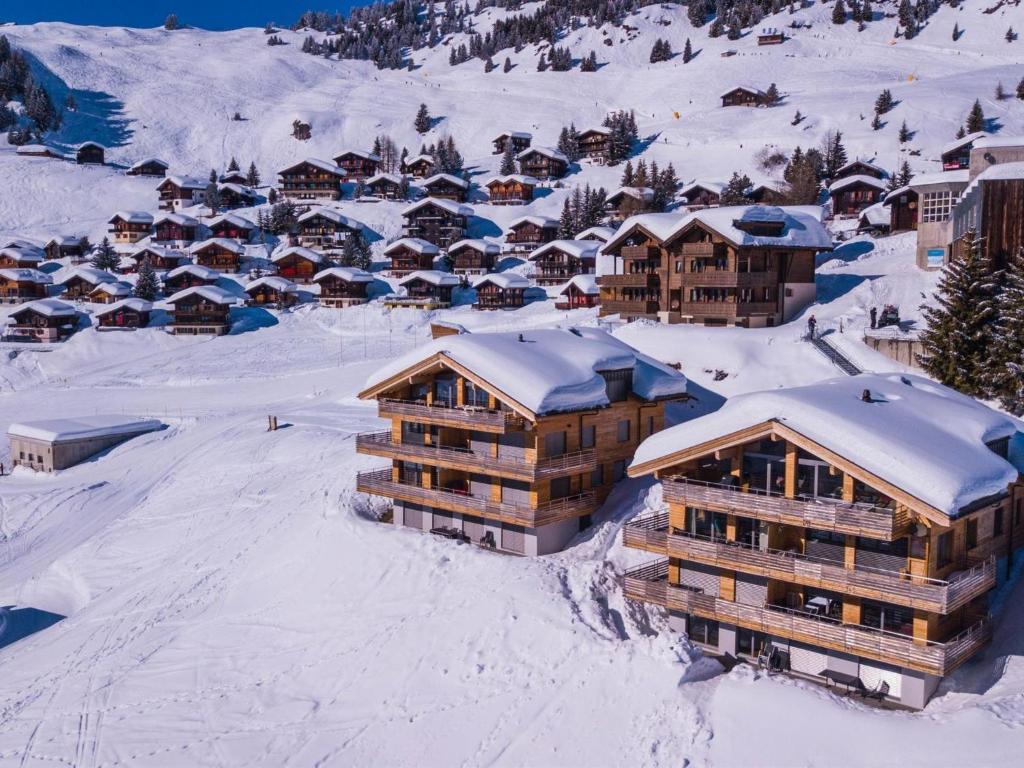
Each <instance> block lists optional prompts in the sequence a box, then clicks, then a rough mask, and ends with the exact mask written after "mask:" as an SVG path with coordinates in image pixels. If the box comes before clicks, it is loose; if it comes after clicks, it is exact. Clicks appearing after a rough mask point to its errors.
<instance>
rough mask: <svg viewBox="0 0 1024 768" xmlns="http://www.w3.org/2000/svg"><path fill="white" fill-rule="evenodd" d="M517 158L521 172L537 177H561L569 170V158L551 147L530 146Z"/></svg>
mask: <svg viewBox="0 0 1024 768" xmlns="http://www.w3.org/2000/svg"><path fill="white" fill-rule="evenodd" d="M516 159H517V160H518V161H519V171H520V173H522V174H523V175H524V176H532V177H534V178H535V179H560V178H562V177H563V176H565V174H566V173H568V172H569V158H568V157H566V156H565V155H563V154H562V153H561V152H559V151H558V150H557V149H552V148H551V147H530V148H529V149H525V150H523V151H522V152H520V153H519V154H518V155H516Z"/></svg>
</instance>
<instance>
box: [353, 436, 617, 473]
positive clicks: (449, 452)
mask: <svg viewBox="0 0 1024 768" xmlns="http://www.w3.org/2000/svg"><path fill="white" fill-rule="evenodd" d="M356 450H357V451H358V452H359V453H364V454H367V455H370V456H381V457H384V458H389V459H404V460H408V461H415V462H420V463H426V464H431V465H434V466H440V467H448V468H450V469H457V470H461V471H463V472H480V473H484V474H490V475H498V476H500V477H508V478H513V479H516V480H526V481H528V482H536V481H538V480H544V479H549V478H552V477H563V476H565V475H576V474H580V473H583V472H590V471H592V470H594V469H596V468H597V455H596V454H595V453H594V451H593V449H589V450H585V451H577V452H575V453H566V454H562V455H561V456H549V457H546V458H542V459H539V460H537V461H529V460H527V459H525V458H515V457H509V456H489V455H486V454H482V453H476V452H474V451H471V450H469V449H468V448H458V447H451V446H438V445H415V444H409V443H402V442H399V441H396V440H395V439H394V438H393V437H392V435H391V432H388V431H383V432H369V433H366V434H362V435H358V436H357V437H356Z"/></svg>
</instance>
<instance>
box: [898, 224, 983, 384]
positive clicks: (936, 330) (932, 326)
mask: <svg viewBox="0 0 1024 768" xmlns="http://www.w3.org/2000/svg"><path fill="white" fill-rule="evenodd" d="M983 250H984V249H983V247H982V242H981V240H980V239H978V238H977V237H976V236H975V233H974V232H973V231H971V232H968V233H967V234H966V235H965V236H964V251H963V253H962V255H958V256H956V257H955V258H953V260H952V261H951V262H950V263H949V265H948V266H947V267H946V269H945V270H944V271H943V273H942V277H941V278H940V280H939V285H938V289H937V290H936V292H935V301H936V304H937V306H934V307H930V306H924V307H922V308H921V311H922V313H923V315H924V318H925V320H926V321H927V323H928V327H927V329H926V330H925V331H924V333H922V334H921V347H922V350H923V351H922V353H921V355H920V356H919V358H918V359H919V361H920V363H921V365H922V367H923V368H924V369H925V371H927V372H928V373H929V374H931V375H932V376H934V377H935V378H936V379H938V380H939V381H940V382H942V383H943V384H946V385H947V386H951V387H954V388H955V389H959V390H960V391H961V392H963V393H965V394H968V395H971V396H974V397H981V396H985V395H986V394H987V393H988V390H989V389H990V384H989V375H988V373H989V370H990V368H991V366H990V354H989V350H990V346H991V344H992V341H993V338H994V336H995V321H996V316H997V315H996V293H997V287H998V284H999V278H998V275H996V274H994V273H993V271H992V267H991V264H990V263H989V260H988V258H986V256H985V255H984V253H983Z"/></svg>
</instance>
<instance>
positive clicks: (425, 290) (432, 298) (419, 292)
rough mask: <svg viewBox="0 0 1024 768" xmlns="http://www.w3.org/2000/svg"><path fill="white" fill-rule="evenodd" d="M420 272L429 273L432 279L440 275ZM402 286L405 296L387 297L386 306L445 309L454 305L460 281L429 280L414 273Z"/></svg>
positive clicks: (446, 276) (429, 271)
mask: <svg viewBox="0 0 1024 768" xmlns="http://www.w3.org/2000/svg"><path fill="white" fill-rule="evenodd" d="M418 271H421V272H427V273H428V274H430V275H431V277H435V276H437V274H438V273H434V272H433V271H432V270H418ZM451 277H452V276H451V275H445V278H451ZM401 285H402V287H403V288H405V292H406V293H405V296H398V295H390V296H386V297H385V298H384V303H385V304H386V305H389V306H393V307H396V306H411V307H416V308H419V309H445V308H447V307H450V306H451V305H452V291H453V290H454V289H455V287H456V286H457V285H458V280H450V279H441V280H437V279H428V277H427V276H426V275H419V274H416V273H415V272H414V273H412V274H411V275H409V276H408V277H406V278H405V279H404V280H402V282H401Z"/></svg>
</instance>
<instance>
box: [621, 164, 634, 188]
mask: <svg viewBox="0 0 1024 768" xmlns="http://www.w3.org/2000/svg"><path fill="white" fill-rule="evenodd" d="M620 184H621V185H622V186H623V187H632V186H633V162H632V161H631V160H627V161H626V167H625V168H623V169H622V181H621V182H620Z"/></svg>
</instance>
